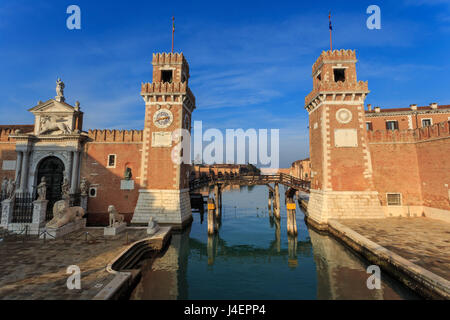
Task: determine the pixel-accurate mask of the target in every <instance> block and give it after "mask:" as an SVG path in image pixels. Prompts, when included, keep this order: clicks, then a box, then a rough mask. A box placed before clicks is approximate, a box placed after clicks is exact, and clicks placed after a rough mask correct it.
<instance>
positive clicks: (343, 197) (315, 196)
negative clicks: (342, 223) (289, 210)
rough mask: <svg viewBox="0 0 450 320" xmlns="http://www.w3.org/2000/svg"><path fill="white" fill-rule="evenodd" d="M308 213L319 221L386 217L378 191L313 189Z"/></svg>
mask: <svg viewBox="0 0 450 320" xmlns="http://www.w3.org/2000/svg"><path fill="white" fill-rule="evenodd" d="M308 214H309V216H310V217H311V218H312V219H314V220H315V221H316V222H318V223H327V221H328V219H358V218H364V219H373V218H384V213H383V211H382V209H381V206H380V201H379V200H378V193H377V192H370V191H361V192H353V191H321V190H311V193H310V197H309V202H308Z"/></svg>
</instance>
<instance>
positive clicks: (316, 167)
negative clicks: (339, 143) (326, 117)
mask: <svg viewBox="0 0 450 320" xmlns="http://www.w3.org/2000/svg"><path fill="white" fill-rule="evenodd" d="M323 113H324V111H323V108H321V109H316V110H314V111H313V112H312V113H311V114H310V115H309V154H310V158H311V177H312V183H311V188H312V189H322V188H323V172H322V167H323V157H324V154H323V146H322V121H321V119H322V118H321V116H322V114H323ZM313 173H314V175H313Z"/></svg>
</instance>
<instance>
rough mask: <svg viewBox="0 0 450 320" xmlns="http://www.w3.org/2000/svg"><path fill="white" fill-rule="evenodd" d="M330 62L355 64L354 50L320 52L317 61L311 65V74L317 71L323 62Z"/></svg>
mask: <svg viewBox="0 0 450 320" xmlns="http://www.w3.org/2000/svg"><path fill="white" fill-rule="evenodd" d="M331 61H348V62H352V63H356V52H355V50H350V49H348V50H346V49H341V50H333V51H331V50H328V51H322V54H321V55H320V56H319V58H318V59H317V61H316V62H315V63H314V64H313V67H312V70H313V73H314V72H315V71H316V70H317V68H318V67H320V65H322V63H324V62H331Z"/></svg>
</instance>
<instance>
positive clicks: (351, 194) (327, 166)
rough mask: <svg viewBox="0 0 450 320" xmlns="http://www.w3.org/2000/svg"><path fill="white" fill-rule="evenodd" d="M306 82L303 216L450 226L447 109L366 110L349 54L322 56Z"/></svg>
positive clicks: (361, 84) (364, 93)
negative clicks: (307, 187) (307, 166)
mask: <svg viewBox="0 0 450 320" xmlns="http://www.w3.org/2000/svg"><path fill="white" fill-rule="evenodd" d="M312 77H313V90H312V92H311V93H310V94H309V95H308V96H307V97H306V98H305V108H306V110H307V111H308V113H309V126H310V157H311V177H312V183H311V189H312V190H311V196H310V202H309V204H308V215H309V217H308V218H309V219H311V220H312V221H314V222H316V223H319V224H322V223H326V222H327V221H328V219H331V218H382V217H384V216H423V215H425V216H428V217H432V218H438V219H443V220H447V221H448V220H450V189H449V185H450V161H449V155H450V130H449V120H450V119H449V117H450V106H448V105H442V106H438V105H437V104H436V103H432V104H430V106H428V107H417V105H411V107H410V108H400V109H385V110H381V109H380V108H378V107H377V108H374V109H372V106H370V105H368V110H367V111H365V110H364V101H365V98H366V96H367V95H368V94H369V92H370V91H369V90H368V84H367V82H363V81H358V80H357V77H356V54H355V52H354V51H352V50H335V51H326V52H323V53H322V54H321V56H320V57H319V58H318V60H317V61H316V63H315V64H314V65H313V72H312Z"/></svg>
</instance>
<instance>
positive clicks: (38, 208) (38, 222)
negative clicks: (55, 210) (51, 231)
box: [32, 200, 48, 231]
mask: <svg viewBox="0 0 450 320" xmlns="http://www.w3.org/2000/svg"><path fill="white" fill-rule="evenodd" d="M47 205H48V200H36V201H33V221H32V223H33V226H34V227H36V228H37V229H39V228H41V227H43V226H44V225H45V215H46V212H47ZM33 231H34V230H33Z"/></svg>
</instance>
